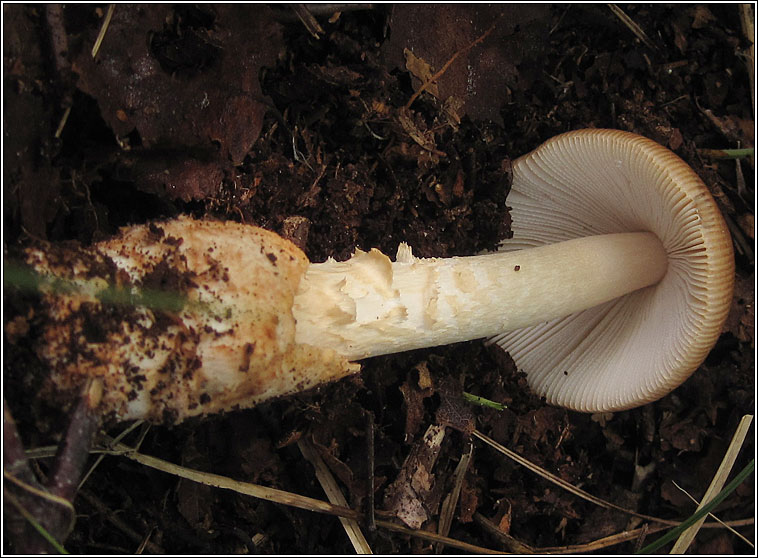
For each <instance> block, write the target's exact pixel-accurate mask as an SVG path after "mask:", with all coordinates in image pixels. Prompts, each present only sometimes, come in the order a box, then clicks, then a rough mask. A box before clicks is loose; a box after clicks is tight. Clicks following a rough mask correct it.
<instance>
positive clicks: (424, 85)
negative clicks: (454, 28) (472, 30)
mask: <svg viewBox="0 0 758 558" xmlns="http://www.w3.org/2000/svg"><path fill="white" fill-rule="evenodd" d="M496 23H497V22H496ZM496 23H493V24H492V25H491V26H490V28H489V29H487V30H486V31H485V32H484V33H482V34H481V35H480V36H479V37H477V38H476V39H474V41H473V42H472V43H471V44H469V45H467V46H465V47H463V48H462V49H460V50H458V51H456V52H455V53H454V54H453V55H452V56H451V57H450V59H449V60H448V61H447V62H445V65H444V66H442V68H441V69H440V70H439V71H438V72H437V73H436V74H434V75H433V76H432V77H430V78H429V79H428V80H426V81H425V82H424V83H422V84H421V87H419V88H418V89H417V90H416V92H415V93H414V94H413V95H411V98H410V99H408V102H407V103H405V107H404V108H405V109H406V110H407V109H409V108H410V107H411V105H412V104H413V102H414V101H415V100H416V99H418V97H419V95H421V94H422V93H423V92H424V91H426V89H427V88H428V87H429V86H431V85H432V84H433V83H435V82H436V81H437V80H438V79H439V78H440V77H442V75H443V74H444V73H445V72H446V71H447V69H448V68H449V67H450V65H451V64H452V63H453V62H455V60H456V59H457V58H458V57H459V56H460V55H461V54H464V53H466V52H468V51H469V50H471V49H472V48H474V47H475V46H476V45H478V44H479V43H481V42H482V41H483V40H484V39H486V38H487V36H488V35H489V34H490V33H492V31H493V30H494V29H495V25H496Z"/></svg>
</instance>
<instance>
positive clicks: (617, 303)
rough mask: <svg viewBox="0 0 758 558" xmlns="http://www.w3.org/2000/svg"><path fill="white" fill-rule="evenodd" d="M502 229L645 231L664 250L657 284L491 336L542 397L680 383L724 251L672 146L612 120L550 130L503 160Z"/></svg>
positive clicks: (701, 332) (535, 241) (538, 234)
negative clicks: (506, 217) (609, 125)
mask: <svg viewBox="0 0 758 558" xmlns="http://www.w3.org/2000/svg"><path fill="white" fill-rule="evenodd" d="M508 202H509V205H510V206H511V207H512V209H511V217H512V220H513V231H514V235H513V238H512V239H510V240H506V241H505V242H503V244H502V245H501V247H500V249H501V250H518V249H523V248H529V247H535V246H541V245H544V244H552V243H555V242H561V241H564V240H569V239H572V238H577V237H584V236H590V235H599V234H607V233H618V232H645V231H649V232H653V233H655V234H656V235H657V236H658V238H659V239H660V240H661V242H662V244H663V246H664V248H665V250H666V252H667V254H668V258H669V263H668V269H667V271H666V274H665V276H664V278H663V279H662V280H661V281H660V282H659V283H658V284H656V285H653V286H651V287H647V288H644V289H640V290H638V291H635V292H632V293H630V294H628V295H625V296H623V297H620V298H618V299H615V300H612V301H610V302H607V303H605V304H601V305H599V306H595V307H593V308H590V309H588V310H585V311H582V312H578V313H575V314H571V315H569V316H567V317H564V318H560V319H555V320H552V321H549V322H546V323H542V324H539V325H536V326H532V327H527V328H523V329H519V330H516V331H512V332H508V333H504V334H502V335H498V336H496V337H494V338H492V341H494V342H496V343H498V344H499V345H500V346H501V347H503V348H504V349H505V350H507V351H508V352H509V353H510V354H511V356H512V357H513V359H514V361H515V362H516V364H517V365H518V367H519V368H520V369H523V370H524V371H525V372H526V373H527V378H528V381H529V384H530V386H531V387H532V389H534V390H535V391H536V392H537V393H539V394H540V395H544V396H545V397H546V399H547V401H548V402H549V403H552V404H556V405H561V406H564V407H568V408H571V409H575V410H579V411H586V412H601V411H616V410H622V409H628V408H631V407H635V406H638V405H642V404H644V403H647V402H650V401H653V400H656V399H659V398H660V397H663V396H664V395H665V394H667V393H668V392H670V391H671V390H673V389H674V388H676V387H677V386H679V385H680V384H681V383H682V382H684V381H685V380H686V379H687V378H688V377H689V376H690V375H691V374H692V372H694V371H695V370H696V369H697V368H698V367H699V366H700V364H701V363H702V362H703V360H704V359H705V357H706V356H707V355H708V353H709V351H710V350H711V348H712V347H713V345H714V344H715V343H716V340H717V339H718V337H719V335H720V333H721V328H722V326H723V324H724V321H725V319H726V316H727V313H728V311H729V308H730V305H731V300H732V289H733V284H734V254H733V252H732V242H731V237H730V236H729V232H728V229H727V227H726V224H725V222H724V219H723V217H722V216H721V213H720V212H719V210H718V207H717V206H716V203H715V201H714V200H713V197H712V196H711V194H710V192H709V191H708V188H707V187H706V186H705V184H704V183H703V182H702V181H701V180H700V178H699V177H698V176H697V175H696V174H695V172H694V171H693V170H692V169H691V168H690V167H689V166H688V165H687V164H686V163H685V162H684V161H682V160H681V159H680V158H679V157H677V156H676V155H675V154H674V153H672V152H671V151H669V150H668V149H666V148H665V147H662V146H661V145H659V144H658V143H656V142H654V141H652V140H650V139H647V138H644V137H642V136H638V135H636V134H631V133H628V132H623V131H619V130H600V129H587V130H578V131H574V132H568V133H565V134H561V135H559V136H556V137H554V138H552V139H550V140H548V141H547V142H545V143H544V144H542V145H541V146H540V147H538V148H537V149H535V150H534V151H532V152H531V153H529V154H527V155H524V156H523V157H520V158H519V159H517V160H516V161H515V162H514V164H513V186H512V189H511V192H510V194H509V197H508Z"/></svg>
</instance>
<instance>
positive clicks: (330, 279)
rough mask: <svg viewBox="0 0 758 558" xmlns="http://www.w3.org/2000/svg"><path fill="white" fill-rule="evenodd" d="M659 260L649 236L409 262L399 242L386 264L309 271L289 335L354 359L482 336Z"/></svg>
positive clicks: (634, 279) (574, 305) (644, 273)
mask: <svg viewBox="0 0 758 558" xmlns="http://www.w3.org/2000/svg"><path fill="white" fill-rule="evenodd" d="M667 261H668V258H667V254H666V251H665V249H664V248H663V245H662V244H661V242H660V240H659V239H658V237H657V236H656V235H654V234H653V233H648V232H639V233H619V234H607V235H599V236H590V237H585V238H578V239H574V240H568V241H565V242H561V243H557V244H552V245H547V246H541V247H538V248H531V249H525V250H519V251H514V252H496V253H492V254H485V255H479V256H470V257H455V258H445V259H440V258H429V259H425V258H415V257H414V256H413V255H412V254H411V249H410V248H409V247H408V246H407V245H405V244H401V245H400V247H399V248H398V254H397V261H395V262H391V261H390V260H389V258H387V256H385V255H384V254H382V253H381V252H379V251H378V250H371V251H370V252H362V251H357V252H356V254H355V255H354V256H353V257H352V258H351V259H350V260H347V261H345V262H337V261H334V260H331V259H330V260H328V261H326V262H324V263H320V264H311V265H310V266H309V267H308V269H307V271H306V274H305V276H304V277H303V279H302V280H301V282H300V287H299V290H298V292H297V294H296V296H295V301H294V305H293V314H294V317H295V320H296V322H297V327H296V333H295V339H296V341H297V342H298V343H304V344H308V345H313V346H318V347H327V348H330V349H334V350H335V351H336V352H337V353H339V354H341V355H343V356H345V357H346V358H347V359H348V360H358V359H362V358H367V357H371V356H378V355H383V354H388V353H396V352H401V351H407V350H412V349H419V348H423V347H433V346H437V345H447V344H450V343H456V342H460V341H467V340H472V339H478V338H482V337H491V336H494V335H497V334H499V333H502V332H505V331H512V330H515V329H519V328H522V327H526V326H531V325H537V324H539V323H542V322H546V321H549V320H552V319H554V318H560V317H563V316H568V315H570V314H573V313H574V312H579V311H581V310H585V309H587V308H591V307H593V306H596V305H598V304H602V303H604V302H607V301H609V300H612V299H615V298H617V297H619V296H622V295H625V294H627V293H630V292H633V291H636V290H638V289H642V288H644V287H648V286H650V285H654V284H656V283H658V282H659V281H660V280H661V279H662V278H663V276H664V275H665V273H666V269H667V265H668V263H667ZM503 308H505V309H507V310H506V311H505V312H504V311H503Z"/></svg>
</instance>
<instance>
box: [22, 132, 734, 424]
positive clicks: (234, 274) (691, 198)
mask: <svg viewBox="0 0 758 558" xmlns="http://www.w3.org/2000/svg"><path fill="white" fill-rule="evenodd" d="M509 203H510V205H511V206H512V219H513V226H514V236H513V238H512V239H510V240H507V241H505V242H503V244H502V246H501V247H500V250H499V251H497V252H494V253H488V254H481V255H477V256H468V257H455V258H446V259H438V258H428V259H426V258H416V257H414V256H413V254H412V252H411V249H410V247H408V246H407V245H405V244H401V245H400V247H399V248H398V252H397V257H396V260H395V261H394V262H393V261H391V260H390V259H389V258H388V257H387V256H385V255H384V254H382V253H381V252H379V251H378V250H376V249H372V250H370V251H369V252H363V251H361V250H356V253H355V255H354V256H353V257H352V258H351V259H349V260H347V261H344V262H338V261H335V260H333V259H329V260H327V261H326V262H323V263H313V264H309V263H308V261H307V259H306V257H305V255H304V254H302V252H301V251H300V250H299V249H297V248H296V247H295V246H294V245H292V244H291V243H289V242H288V241H286V240H284V239H281V238H279V237H278V236H277V235H275V234H273V233H270V232H268V231H263V230H261V229H257V228H255V227H252V226H245V225H240V224H235V223H219V222H212V221H195V220H192V219H189V218H180V219H176V220H172V221H167V222H165V223H160V224H157V225H156V224H152V225H142V226H136V227H132V228H129V229H126V230H124V231H123V232H122V233H121V235H120V236H118V237H116V238H115V239H113V240H111V241H107V242H104V243H100V244H97V245H95V246H94V247H92V248H91V249H90V250H89V251H88V252H86V254H84V255H71V254H69V255H68V256H66V257H60V256H57V257H54V256H51V255H50V253H49V248H46V249H36V250H30V251H29V252H28V253H27V261H28V262H29V263H30V264H31V265H33V266H34V267H35V269H37V270H38V271H40V272H43V273H49V274H53V275H59V274H64V273H68V274H69V275H71V274H72V273H73V275H74V277H75V279H76V280H77V281H79V282H80V283H82V285H83V289H82V290H81V291H80V292H79V293H78V294H76V295H66V296H61V295H60V293H55V292H52V291H50V290H49V289H48V290H47V291H46V292H47V293H48V294H47V295H46V296H45V298H44V304H45V305H46V308H47V310H46V311H47V315H48V317H49V318H50V325H49V326H48V328H47V329H46V330H45V334H44V336H43V343H42V344H41V348H40V351H39V353H40V355H41V356H42V357H43V359H44V360H46V361H47V362H48V363H49V364H50V366H51V368H52V369H53V371H54V374H53V375H52V378H53V387H54V389H56V390H57V391H64V392H65V391H71V390H73V389H74V388H75V386H78V385H80V384H81V382H82V378H92V377H94V378H96V379H97V381H98V382H100V383H102V384H103V389H102V393H103V403H102V410H103V412H107V413H112V414H114V415H115V416H116V417H117V418H120V419H124V418H138V417H139V418H151V419H153V420H167V421H170V422H175V421H180V420H182V419H184V418H185V417H187V416H192V415H197V414H205V413H210V412H217V411H219V410H228V409H231V408H236V407H247V406H251V405H254V404H256V403H258V402H260V401H263V400H266V399H270V398H272V397H277V396H282V395H286V394H288V393H293V392H296V391H300V390H303V389H307V388H309V387H312V386H314V385H317V384H319V383H323V382H326V381H330V380H334V379H337V378H341V377H344V376H346V375H348V374H352V373H355V372H357V371H358V370H359V367H358V366H357V365H356V364H354V362H355V361H357V360H361V359H364V358H368V357H372V356H377V355H382V354H388V353H394V352H400V351H406V350H411V349H417V348H423V347H432V346H438V345H444V344H449V343H454V342H460V341H466V340H472V339H478V338H489V339H490V340H491V341H493V342H496V343H498V344H499V345H500V346H502V347H503V348H505V349H506V350H508V351H509V352H510V353H511V355H512V356H513V358H514V360H515V361H516V363H517V365H518V366H519V367H520V368H521V369H523V370H524V371H526V373H527V378H528V380H529V382H530V384H531V386H532V388H533V389H534V390H535V391H536V392H537V393H539V394H542V395H544V396H545V397H546V398H547V400H548V402H550V403H554V404H557V405H562V406H566V407H569V408H572V409H576V410H581V411H592V412H596V411H613V410H620V409H626V408H630V407H633V406H636V405H641V404H643V403H646V402H648V401H652V400H654V399H656V398H659V397H661V396H663V395H665V394H666V393H668V392H669V391H671V390H672V389H674V388H675V387H676V386H678V385H679V384H680V383H682V382H683V381H684V380H685V379H686V378H687V377H688V376H689V375H690V374H691V373H692V372H693V371H694V370H695V369H697V367H698V366H699V365H700V364H701V363H702V361H703V360H704V359H705V357H706V356H707V354H708V352H709V351H710V349H711V348H712V347H713V345H714V343H715V342H716V340H717V338H718V336H719V334H720V331H721V327H722V325H723V322H724V320H725V318H726V315H727V312H728V309H729V306H730V301H731V293H732V284H733V275H734V260H733V254H732V249H731V241H730V237H729V234H728V232H727V228H726V226H725V224H724V222H723V219H722V217H721V215H720V214H719V211H718V209H717V207H716V204H715V202H714V200H713V198H712V197H711V195H710V194H709V192H708V189H707V188H706V186H705V185H704V184H703V182H702V181H700V179H699V178H698V177H697V175H696V174H695V173H694V171H692V170H691V169H690V168H689V167H688V166H687V165H686V164H685V163H684V162H683V161H682V160H681V159H679V158H678V157H677V156H676V155H674V154H673V153H671V152H670V151H669V150H667V149H665V148H664V147H662V146H660V145H658V144H657V143H655V142H653V141H651V140H649V139H645V138H643V137H640V136H636V135H633V134H630V133H626V132H620V131H613V130H581V131H576V132H569V133H566V134H563V135H560V136H557V137H555V138H553V139H551V140H549V141H548V142H546V143H545V144H543V145H542V146H540V147H539V148H537V149H536V150H535V151H533V152H531V153H529V154H527V155H525V156H523V157H521V158H519V159H518V160H516V161H515V162H514V165H513V186H512V189H511V193H510V197H509ZM102 269H110V271H109V272H108V273H107V274H105V275H107V277H105V278H104V276H103V273H102V272H98V271H97V270H102ZM114 269H115V271H114ZM95 276H96V277H95ZM93 277H95V278H96V279H97V280H98V281H100V282H103V281H106V282H113V281H116V282H117V283H119V284H123V285H125V286H126V288H127V289H132V291H135V290H138V289H139V288H143V287H144V286H145V285H149V284H151V282H154V281H155V279H156V277H158V278H160V279H161V281H160V284H161V285H165V284H170V285H173V286H174V287H175V288H179V290H180V291H181V292H182V294H184V295H186V297H187V298H188V300H191V301H198V302H200V303H202V304H203V305H205V310H204V311H198V310H197V309H196V308H193V307H190V306H185V307H184V308H181V309H178V310H177V311H175V312H172V313H170V319H169V320H166V319H165V316H164V317H163V318H162V317H161V316H162V315H163V314H165V312H163V313H161V312H159V311H156V310H154V309H150V308H145V307H137V308H133V309H131V310H130V311H129V312H130V316H129V319H127V320H120V321H119V322H118V323H112V322H108V323H105V324H101V325H100V326H98V328H96V329H97V331H96V334H93V333H92V330H93V328H92V323H93V319H94V318H93V315H101V314H102V310H103V308H104V305H103V303H102V300H101V299H100V298H99V297H98V290H97V289H95V288H91V287H89V286H88V285H91V281H92V280H93ZM167 278H169V279H171V281H168V283H167ZM88 281H89V283H88ZM84 287H86V288H84ZM88 289H89V290H88ZM208 308H210V309H211V310H208ZM88 324H89V325H88ZM72 352H73V353H75V354H72Z"/></svg>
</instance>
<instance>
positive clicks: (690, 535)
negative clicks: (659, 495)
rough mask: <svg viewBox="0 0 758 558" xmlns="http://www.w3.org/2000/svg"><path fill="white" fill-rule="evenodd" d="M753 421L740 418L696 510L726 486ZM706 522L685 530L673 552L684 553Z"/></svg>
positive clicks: (750, 417)
mask: <svg viewBox="0 0 758 558" xmlns="http://www.w3.org/2000/svg"><path fill="white" fill-rule="evenodd" d="M752 421H753V415H745V416H743V417H742V420H740V424H739V425H738V426H737V431H736V432H735V433H734V436H732V441H731V442H730V443H729V447H728V448H727V450H726V454H725V455H724V459H722V460H721V465H719V468H718V470H717V471H716V474H715V475H714V477H713V480H712V481H711V484H710V486H709V487H708V490H706V491H705V495H704V496H703V499H702V501H701V502H700V505H699V506H698V507H697V510H696V511H699V510H700V509H702V508H703V507H704V506H706V505H707V504H708V502H710V501H711V500H713V498H714V497H715V496H716V495H717V494H718V493H719V492H721V489H722V488H724V484H725V483H726V479H727V477H728V476H729V473H730V472H731V470H732V466H733V465H734V462H735V460H736V459H737V454H739V452H740V449H741V448H742V444H743V442H744V441H745V436H747V431H748V429H749V428H750V424H751V423H752ZM704 522H705V517H703V518H702V519H700V520H699V521H697V522H696V523H695V524H694V525H692V526H691V527H689V528H688V529H687V530H685V531H684V532H683V533H682V534H681V535H680V536H679V538H678V539H677V540H676V542H675V543H674V546H673V547H672V548H671V554H684V551H685V550H687V548H688V547H689V546H690V543H692V541H693V539H694V538H695V535H697V532H698V531H699V530H700V527H701V525H702V524H703V523H704Z"/></svg>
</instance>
